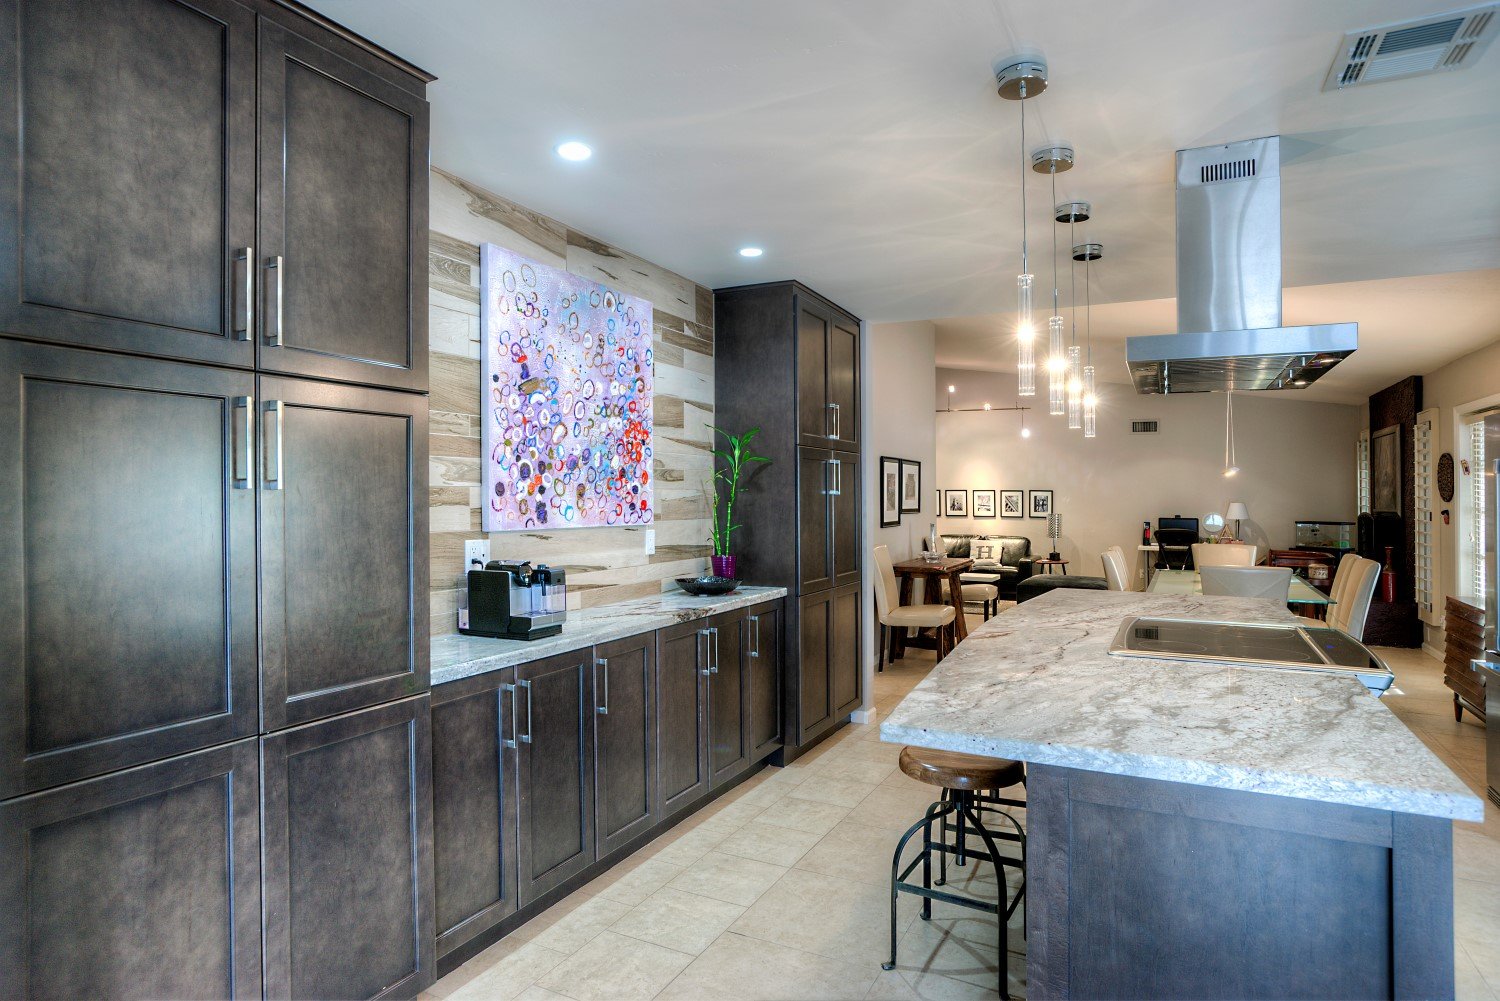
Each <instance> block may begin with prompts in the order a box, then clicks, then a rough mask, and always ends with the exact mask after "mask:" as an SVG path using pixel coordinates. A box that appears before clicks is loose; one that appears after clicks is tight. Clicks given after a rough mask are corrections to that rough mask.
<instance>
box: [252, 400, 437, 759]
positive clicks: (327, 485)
mask: <svg viewBox="0 0 1500 1001" xmlns="http://www.w3.org/2000/svg"><path fill="white" fill-rule="evenodd" d="M260 395H261V400H260V407H259V410H260V413H259V415H258V416H259V426H258V429H257V430H258V435H259V442H260V446H261V455H262V461H261V462H260V463H259V469H258V475H259V478H260V488H261V489H260V546H261V630H262V636H263V640H262V647H261V657H262V665H263V667H262V669H263V672H264V674H263V677H262V683H261V689H262V695H261V697H262V699H263V700H264V707H263V713H264V717H265V726H266V729H268V730H274V729H277V728H279V727H283V726H287V725H289V724H293V723H301V722H305V721H307V720H312V719H318V718H320V717H323V716H329V715H332V714H333V713H337V712H345V711H348V710H351V709H357V708H360V707H362V706H369V705H376V704H379V703H381V702H387V701H389V700H391V699H396V698H400V697H402V696H405V695H411V694H414V693H416V692H420V691H424V690H425V689H426V688H427V687H428V676H429V672H428V664H429V653H428V642H427V632H428V624H429V617H428V609H427V573H428V566H427V398H426V397H423V396H416V395H413V394H409V393H391V392H382V391H380V390H373V389H356V388H352V387H348V386H333V385H329V384H327V383H317V382H311V381H305V380H300V379H278V378H272V377H269V376H262V377H261V380H260Z"/></svg>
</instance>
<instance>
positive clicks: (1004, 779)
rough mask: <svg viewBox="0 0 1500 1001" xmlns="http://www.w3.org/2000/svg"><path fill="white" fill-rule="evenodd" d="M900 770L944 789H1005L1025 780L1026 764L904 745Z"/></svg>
mask: <svg viewBox="0 0 1500 1001" xmlns="http://www.w3.org/2000/svg"><path fill="white" fill-rule="evenodd" d="M900 767H901V771H903V772H904V773H906V774H907V775H909V776H910V777H912V778H914V779H916V780H917V781H918V782H926V783H927V784H928V785H932V786H941V787H942V788H944V789H963V790H967V791H974V792H982V791H984V790H986V789H1004V788H1006V787H1007V786H1014V785H1020V784H1021V783H1022V782H1024V781H1026V766H1025V765H1023V764H1021V762H1019V761H1011V760H1010V759H1009V758H982V757H980V756H979V755H977V754H960V753H959V752H958V751H939V750H936V749H934V748H929V747H903V748H902V749H901V759H900Z"/></svg>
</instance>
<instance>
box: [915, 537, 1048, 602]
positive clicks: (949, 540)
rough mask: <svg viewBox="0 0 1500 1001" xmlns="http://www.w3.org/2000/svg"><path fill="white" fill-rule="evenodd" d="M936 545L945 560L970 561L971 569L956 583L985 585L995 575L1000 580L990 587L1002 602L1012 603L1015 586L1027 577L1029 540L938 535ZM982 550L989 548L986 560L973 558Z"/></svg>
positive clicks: (1029, 574) (1014, 595) (1029, 569)
mask: <svg viewBox="0 0 1500 1001" xmlns="http://www.w3.org/2000/svg"><path fill="white" fill-rule="evenodd" d="M976 543H977V545H976ZM938 544H939V545H940V546H942V547H943V554H944V555H945V556H951V557H954V558H956V559H972V560H973V561H974V569H973V570H971V571H969V572H968V573H965V574H962V575H960V577H959V580H962V581H964V582H965V583H968V584H974V583H981V582H982V583H986V584H988V583H991V582H992V578H994V577H995V576H997V575H998V576H999V578H1000V579H999V580H998V581H993V583H994V584H995V586H996V587H997V588H998V589H999V591H1000V599H1001V600H1002V601H1015V600H1016V585H1017V584H1019V583H1020V582H1021V581H1023V580H1025V579H1026V578H1027V577H1030V576H1031V572H1032V562H1031V540H1030V539H1027V538H1023V537H1022V536H1019V535H940V536H938ZM985 547H990V548H991V555H990V556H988V557H984V556H981V555H976V553H982V551H983V549H984V548H985ZM922 548H923V549H926V548H927V544H926V542H923V543H922Z"/></svg>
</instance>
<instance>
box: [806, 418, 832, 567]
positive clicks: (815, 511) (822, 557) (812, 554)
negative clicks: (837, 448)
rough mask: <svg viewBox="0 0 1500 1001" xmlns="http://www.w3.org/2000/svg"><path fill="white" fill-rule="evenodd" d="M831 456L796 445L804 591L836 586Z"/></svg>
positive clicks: (826, 452) (830, 453)
mask: <svg viewBox="0 0 1500 1001" xmlns="http://www.w3.org/2000/svg"><path fill="white" fill-rule="evenodd" d="M832 460H833V453H832V452H829V451H828V450H827V449H821V448H799V449H797V573H798V580H799V582H800V584H801V590H802V593H804V594H807V593H809V592H812V591H821V590H824V589H825V588H828V587H832V586H833V538H832V536H831V535H830V532H829V508H830V506H831V504H832V500H833V498H832V497H831V496H830V495H829V491H830V490H831V489H832V484H833V475H834V473H833V462H832Z"/></svg>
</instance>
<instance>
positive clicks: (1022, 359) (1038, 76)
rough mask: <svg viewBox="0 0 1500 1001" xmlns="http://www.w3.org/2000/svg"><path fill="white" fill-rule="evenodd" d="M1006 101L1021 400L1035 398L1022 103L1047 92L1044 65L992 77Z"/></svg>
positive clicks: (1027, 64) (1019, 66) (1014, 66)
mask: <svg viewBox="0 0 1500 1001" xmlns="http://www.w3.org/2000/svg"><path fill="white" fill-rule="evenodd" d="M995 85H996V87H997V89H998V90H999V92H1000V96H1001V97H1003V98H1005V99H1006V100H1007V101H1019V102H1021V157H1022V161H1021V273H1020V274H1018V275H1017V276H1016V384H1017V392H1018V393H1019V394H1020V395H1021V396H1035V395H1036V322H1035V319H1034V317H1033V316H1032V309H1031V283H1032V275H1031V270H1030V268H1029V266H1028V260H1027V253H1026V163H1025V157H1026V99H1027V98H1030V97H1035V96H1036V95H1038V94H1040V93H1041V92H1042V91H1044V90H1046V89H1047V64H1046V63H1043V62H1041V61H1040V60H1034V59H1027V60H1021V61H1018V62H1014V63H1011V64H1010V65H1008V66H1006V67H1004V68H1003V69H1001V70H1000V71H999V72H997V73H996V74H995Z"/></svg>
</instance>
